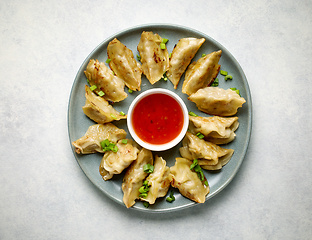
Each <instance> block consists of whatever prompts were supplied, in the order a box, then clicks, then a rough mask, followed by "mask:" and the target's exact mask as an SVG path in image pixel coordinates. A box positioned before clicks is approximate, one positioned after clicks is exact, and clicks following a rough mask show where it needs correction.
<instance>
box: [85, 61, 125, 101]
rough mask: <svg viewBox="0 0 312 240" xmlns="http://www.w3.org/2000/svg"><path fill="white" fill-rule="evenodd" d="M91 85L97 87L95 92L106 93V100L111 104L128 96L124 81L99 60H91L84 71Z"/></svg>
mask: <svg viewBox="0 0 312 240" xmlns="http://www.w3.org/2000/svg"><path fill="white" fill-rule="evenodd" d="M84 73H85V75H86V77H87V79H88V80H89V82H90V85H91V86H92V85H95V86H96V87H97V88H96V89H95V90H94V91H95V92H99V91H102V92H104V94H105V95H104V96H103V97H104V98H105V99H106V100H107V101H111V102H120V101H122V100H124V99H125V98H126V97H127V96H128V95H127V93H126V92H125V89H124V88H125V83H124V81H123V80H122V79H121V78H119V77H117V76H115V75H114V73H113V72H112V70H110V69H109V68H108V67H107V66H106V65H105V63H103V62H99V61H98V60H94V59H91V60H90V61H89V64H88V65H87V69H86V70H85V71H84Z"/></svg>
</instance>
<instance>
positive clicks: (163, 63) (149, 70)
mask: <svg viewBox="0 0 312 240" xmlns="http://www.w3.org/2000/svg"><path fill="white" fill-rule="evenodd" d="M161 42H162V38H161V37H160V36H159V35H158V34H157V33H155V34H154V33H153V32H145V31H143V32H142V34H141V39H140V42H139V44H138V51H139V53H140V57H141V63H142V70H143V73H144V75H145V76H146V78H147V79H148V80H149V81H150V83H151V84H154V83H156V82H157V81H159V80H160V79H161V78H162V77H163V75H164V73H165V72H166V71H167V70H168V68H169V53H168V50H167V48H166V49H161V48H160V43H161Z"/></svg>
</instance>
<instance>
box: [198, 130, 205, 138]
mask: <svg viewBox="0 0 312 240" xmlns="http://www.w3.org/2000/svg"><path fill="white" fill-rule="evenodd" d="M196 136H197V137H199V138H200V139H203V138H204V137H205V136H204V135H203V134H202V133H200V132H199V133H197V134H196Z"/></svg>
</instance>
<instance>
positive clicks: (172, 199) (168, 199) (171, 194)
mask: <svg viewBox="0 0 312 240" xmlns="http://www.w3.org/2000/svg"><path fill="white" fill-rule="evenodd" d="M174 200H175V197H174V196H173V191H171V192H170V196H169V197H167V198H166V201H167V202H170V203H172V202H173V201H174Z"/></svg>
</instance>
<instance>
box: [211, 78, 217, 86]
mask: <svg viewBox="0 0 312 240" xmlns="http://www.w3.org/2000/svg"><path fill="white" fill-rule="evenodd" d="M210 86H211V87H218V86H219V79H218V78H216V79H215V80H214V81H213V83H212V84H211V85H210Z"/></svg>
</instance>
